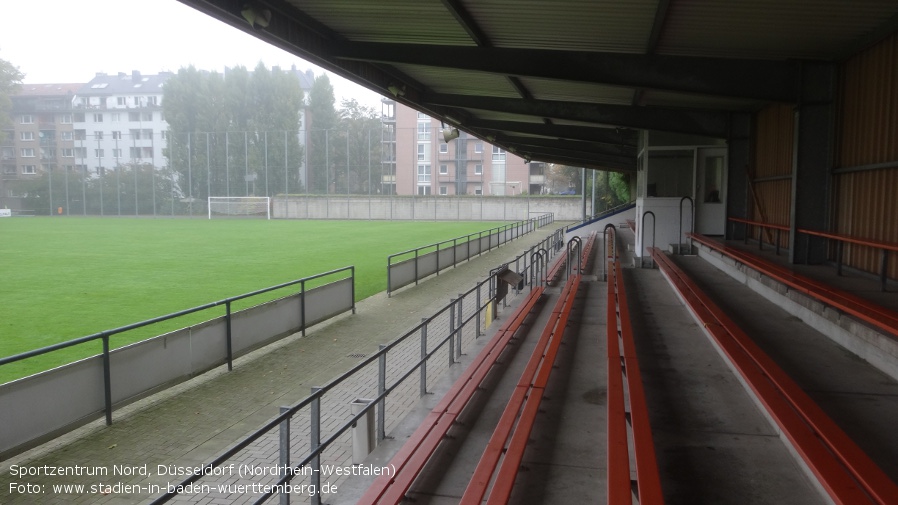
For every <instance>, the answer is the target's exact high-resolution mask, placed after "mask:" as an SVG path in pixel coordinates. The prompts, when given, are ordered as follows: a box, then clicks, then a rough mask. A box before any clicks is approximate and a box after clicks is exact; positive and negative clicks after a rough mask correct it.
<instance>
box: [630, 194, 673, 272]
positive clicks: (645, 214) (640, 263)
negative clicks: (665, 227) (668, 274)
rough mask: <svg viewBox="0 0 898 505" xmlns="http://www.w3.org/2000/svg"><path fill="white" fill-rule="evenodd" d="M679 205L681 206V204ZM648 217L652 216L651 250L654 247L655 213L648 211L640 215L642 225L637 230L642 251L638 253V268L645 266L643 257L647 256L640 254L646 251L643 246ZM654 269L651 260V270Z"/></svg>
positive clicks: (653, 262)
mask: <svg viewBox="0 0 898 505" xmlns="http://www.w3.org/2000/svg"><path fill="white" fill-rule="evenodd" d="M680 204H681V205H682V202H681V203H680ZM648 215H651V216H652V248H654V247H655V229H656V226H655V213H654V212H652V211H650V210H647V211H645V212H643V213H642V225H641V226H640V228H639V233H640V238H639V243H640V244H642V251H639V253H640V254H639V266H640V268H641V267H644V266H645V257H646V256H647V255H646V254H642V252H643V251H646V250H647V249H648V248H646V246H645V217H646V216H648ZM654 267H655V261H654V260H652V268H654Z"/></svg>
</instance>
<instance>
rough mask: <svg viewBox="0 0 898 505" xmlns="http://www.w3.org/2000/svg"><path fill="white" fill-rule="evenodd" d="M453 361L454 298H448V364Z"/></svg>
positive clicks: (450, 364)
mask: <svg viewBox="0 0 898 505" xmlns="http://www.w3.org/2000/svg"><path fill="white" fill-rule="evenodd" d="M453 363H455V298H450V299H449V366H452V364H453Z"/></svg>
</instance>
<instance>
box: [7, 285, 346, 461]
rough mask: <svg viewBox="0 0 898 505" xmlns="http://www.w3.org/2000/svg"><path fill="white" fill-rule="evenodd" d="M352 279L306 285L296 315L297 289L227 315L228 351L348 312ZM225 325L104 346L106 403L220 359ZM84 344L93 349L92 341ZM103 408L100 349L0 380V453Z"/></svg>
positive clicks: (236, 352)
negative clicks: (110, 347)
mask: <svg viewBox="0 0 898 505" xmlns="http://www.w3.org/2000/svg"><path fill="white" fill-rule="evenodd" d="M353 282H354V281H353V279H352V278H346V279H341V280H338V281H334V282H332V283H329V284H325V285H323V286H319V287H316V288H313V289H309V290H307V291H306V292H305V317H304V318H303V305H302V295H301V294H299V293H298V294H295V295H291V296H287V297H284V298H280V299H278V300H274V301H271V302H268V303H263V304H260V305H257V306H255V307H251V308H248V309H245V310H242V311H239V312H235V313H233V314H232V316H231V342H232V344H231V345H232V349H233V351H232V352H233V356H234V357H237V356H240V355H243V354H246V353H248V352H250V351H251V350H253V349H256V348H258V347H261V346H264V345H266V344H268V343H271V342H273V341H275V340H277V339H279V338H282V337H285V336H287V335H291V334H293V333H296V332H298V331H301V330H302V329H303V328H307V327H309V326H311V325H313V324H315V323H318V322H321V321H324V320H326V319H328V318H331V317H334V316H336V315H338V314H341V313H343V312H346V311H348V310H351V309H352V308H353V306H354V301H353V296H354V288H353ZM226 325H227V321H226V318H225V316H220V317H217V318H214V319H211V320H208V321H205V322H202V323H199V324H196V325H194V326H190V327H187V328H182V329H180V330H175V331H173V332H170V333H166V334H164V335H159V336H158V337H154V338H150V339H147V340H143V341H141V342H137V343H135V344H131V345H128V346H125V347H121V348H119V349H115V350H113V351H112V352H110V353H109V356H110V360H109V361H110V378H111V381H110V383H111V385H112V386H111V389H112V404H113V405H114V406H121V405H124V404H127V403H129V402H131V401H134V400H136V399H138V398H141V397H144V396H146V395H148V394H151V393H153V392H155V391H158V390H160V389H162V388H164V387H168V386H171V385H174V384H176V383H179V382H183V381H185V380H187V379H189V378H191V377H194V376H196V375H199V374H201V373H203V372H206V371H208V370H210V369H212V368H214V367H216V366H219V365H222V364H224V363H227V338H226V335H227V326H226ZM114 339H115V337H114V336H113V337H112V340H113V342H114ZM85 345H93V346H94V347H96V348H98V347H100V342H94V343H91V344H85ZM104 412H105V394H104V379H103V356H102V355H97V356H92V357H90V358H86V359H83V360H80V361H76V362H74V363H70V364H68V365H64V366H61V367H58V368H54V369H52V370H48V371H46V372H42V373H39V374H36V375H32V376H30V377H25V378H23V379H19V380H16V381H13V382H9V383H7V384H3V385H0V426H2V427H3V429H2V430H0V459H5V458H6V457H9V456H10V455H13V454H17V453H19V452H21V451H23V450H27V449H28V448H30V447H33V446H35V445H37V444H39V443H41V442H43V441H45V440H48V439H50V438H52V437H54V436H58V435H59V434H62V433H65V432H67V431H70V430H72V429H74V428H77V427H78V426H81V425H83V424H85V423H87V422H90V421H92V420H94V419H98V418H100V417H102V416H103V415H104Z"/></svg>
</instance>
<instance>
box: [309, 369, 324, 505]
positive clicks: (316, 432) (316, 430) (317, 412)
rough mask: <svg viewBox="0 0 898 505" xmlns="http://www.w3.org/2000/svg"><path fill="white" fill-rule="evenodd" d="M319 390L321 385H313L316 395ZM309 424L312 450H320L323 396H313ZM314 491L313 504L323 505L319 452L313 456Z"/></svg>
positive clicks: (313, 391) (313, 392)
mask: <svg viewBox="0 0 898 505" xmlns="http://www.w3.org/2000/svg"><path fill="white" fill-rule="evenodd" d="M318 391H321V388H320V387H313V388H312V394H313V395H314V394H315V393H317V392H318ZM309 425H310V429H309V431H310V436H311V437H310V438H311V440H310V450H311V451H312V452H316V451H318V447H319V446H320V445H321V396H315V397H314V398H312V403H311V406H310V413H309ZM311 464H312V489H314V491H313V492H312V496H311V502H312V505H321V453H320V452H318V453H316V454H315V456H313V457H312V461H311Z"/></svg>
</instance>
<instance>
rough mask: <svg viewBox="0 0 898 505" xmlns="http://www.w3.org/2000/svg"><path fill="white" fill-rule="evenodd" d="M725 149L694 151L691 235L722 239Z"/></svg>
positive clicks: (724, 225) (724, 201)
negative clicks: (693, 194)
mask: <svg viewBox="0 0 898 505" xmlns="http://www.w3.org/2000/svg"><path fill="white" fill-rule="evenodd" d="M726 154H727V152H726V148H721V147H715V148H701V149H699V150H698V164H697V165H698V167H697V171H696V174H695V175H696V177H695V184H696V187H695V195H696V199H695V231H696V232H698V233H701V234H703V235H723V234H724V232H725V230H726Z"/></svg>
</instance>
